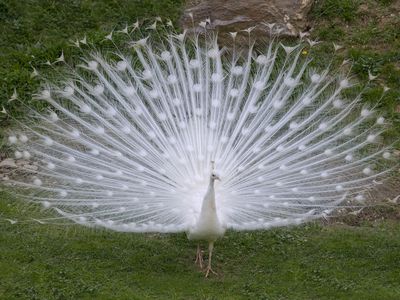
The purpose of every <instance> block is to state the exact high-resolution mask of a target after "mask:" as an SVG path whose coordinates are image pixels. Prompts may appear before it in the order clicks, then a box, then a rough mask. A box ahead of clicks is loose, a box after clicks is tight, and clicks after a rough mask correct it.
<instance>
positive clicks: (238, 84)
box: [7, 30, 391, 243]
mask: <svg viewBox="0 0 400 300" xmlns="http://www.w3.org/2000/svg"><path fill="white" fill-rule="evenodd" d="M121 34H127V31H126V30H125V31H122V33H121ZM232 36H233V38H235V34H232ZM86 43H87V41H86V40H82V41H81V42H80V44H79V42H77V45H79V46H82V44H86ZM247 46H248V49H246V50H243V49H242V50H240V49H239V47H238V45H235V43H233V46H232V47H231V48H227V47H222V48H221V47H220V46H219V45H218V39H217V37H216V36H214V35H213V34H212V33H205V34H204V35H201V34H199V35H196V36H195V37H192V38H190V37H187V36H186V35H185V33H181V34H177V33H169V34H167V35H166V37H165V38H162V41H161V42H159V43H153V42H152V41H151V39H147V38H143V39H139V40H135V41H132V40H131V41H129V43H128V46H127V47H125V50H121V49H119V48H117V47H115V48H114V49H113V50H112V51H111V52H112V53H111V54H110V53H103V54H101V53H100V52H98V51H87V50H84V51H86V52H85V55H84V56H83V57H82V59H81V62H80V64H78V65H77V66H71V65H68V66H69V73H68V74H67V75H64V76H63V77H62V78H60V80H59V81H58V82H55V83H54V82H52V83H50V82H47V83H46V84H45V85H44V86H43V88H42V90H41V91H40V92H38V93H37V94H36V95H35V97H36V99H38V100H41V101H45V102H47V103H48V104H49V109H48V110H47V111H45V112H38V111H35V112H33V115H32V118H31V121H32V122H30V121H25V122H22V123H21V124H20V125H19V127H18V129H15V130H14V131H13V132H11V133H10V135H9V137H8V141H9V143H10V144H12V145H13V146H14V147H15V157H16V159H27V160H33V161H35V162H37V163H38V164H39V169H38V170H37V172H35V173H34V174H30V175H28V176H25V177H24V178H22V179H21V177H13V176H10V178H9V179H8V180H7V183H8V184H10V185H11V186H14V187H16V186H18V187H23V188H26V189H28V190H29V191H31V193H30V194H26V193H25V194H22V197H25V198H26V199H27V200H29V201H34V202H39V203H41V204H42V205H43V206H44V207H45V208H48V209H54V210H56V211H57V212H58V213H59V215H60V218H49V219H47V220H42V222H54V221H57V220H59V219H69V220H72V221H73V222H76V223H78V224H82V225H86V226H95V227H105V228H108V229H112V230H116V231H127V232H179V231H186V232H188V237H189V238H192V239H205V240H207V241H209V242H210V243H213V242H214V241H215V239H217V238H218V237H220V236H222V235H223V234H224V232H225V230H226V229H228V228H230V229H234V230H253V229H266V228H270V227H273V226H286V225H290V224H299V223H302V222H305V221H309V220H312V219H315V218H319V217H321V216H324V215H327V214H329V213H330V212H331V211H332V210H333V209H335V208H336V207H338V206H339V205H347V204H346V203H347V202H346V201H349V200H350V201H354V200H355V201H362V200H363V199H364V198H365V197H366V195H367V193H368V191H369V190H370V189H371V188H372V187H373V185H374V183H376V182H377V181H378V180H379V179H380V178H382V177H383V176H385V174H387V173H388V172H389V171H390V168H387V167H385V166H387V165H389V166H390V163H389V164H385V163H383V162H382V161H383V160H389V162H390V160H391V152H390V148H389V147H385V146H383V145H382V144H381V143H380V142H379V141H380V139H379V136H380V135H381V134H382V132H383V131H384V130H385V127H386V125H387V124H386V121H385V119H384V118H383V117H382V116H380V115H378V114H377V113H376V112H375V111H374V109H373V107H366V106H362V105H360V98H361V96H360V95H357V96H355V97H353V98H352V99H350V100H348V99H345V98H344V97H343V91H344V90H345V89H347V88H349V87H350V86H351V85H352V83H351V80H350V79H349V78H348V77H347V76H346V75H343V74H341V73H338V72H336V73H334V72H332V71H330V70H329V68H326V69H324V70H321V71H319V72H318V71H317V70H315V69H313V68H310V67H309V65H310V62H311V58H310V57H309V55H305V54H304V53H308V51H310V50H312V49H310V48H312V46H314V44H313V43H312V42H310V44H306V43H304V42H302V41H301V42H300V44H298V45H295V46H284V45H282V44H279V43H276V42H273V41H272V42H270V43H268V44H267V46H265V47H264V48H262V49H261V50H260V49H259V48H258V49H256V50H255V49H254V47H253V44H252V43H251V42H249V43H248V45H247ZM305 49H307V51H305ZM59 62H64V57H63V56H61V57H60V59H59V60H58V63H59ZM212 162H215V166H216V169H215V170H214V169H213V168H212V167H211V165H212ZM210 176H211V177H210ZM218 176H219V177H220V178H221V181H219V182H218V183H216V187H215V188H214V184H215V182H214V181H215V179H216V177H218ZM32 191H33V192H32Z"/></svg>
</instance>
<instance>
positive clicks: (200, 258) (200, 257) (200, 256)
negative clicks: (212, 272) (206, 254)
mask: <svg viewBox="0 0 400 300" xmlns="http://www.w3.org/2000/svg"><path fill="white" fill-rule="evenodd" d="M194 263H195V264H196V265H197V264H199V267H200V269H203V251H197V253H196V260H195V262H194Z"/></svg>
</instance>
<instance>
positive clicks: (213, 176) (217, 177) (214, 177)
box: [211, 172, 221, 181]
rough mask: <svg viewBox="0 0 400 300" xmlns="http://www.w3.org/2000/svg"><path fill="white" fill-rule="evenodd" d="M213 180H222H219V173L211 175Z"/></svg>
mask: <svg viewBox="0 0 400 300" xmlns="http://www.w3.org/2000/svg"><path fill="white" fill-rule="evenodd" d="M211 180H213V181H214V180H221V178H219V176H218V175H217V173H215V172H212V173H211Z"/></svg>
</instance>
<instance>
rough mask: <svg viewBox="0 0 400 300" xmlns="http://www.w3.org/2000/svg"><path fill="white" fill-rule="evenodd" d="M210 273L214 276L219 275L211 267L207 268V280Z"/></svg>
mask: <svg viewBox="0 0 400 300" xmlns="http://www.w3.org/2000/svg"><path fill="white" fill-rule="evenodd" d="M210 272H211V273H213V274H214V275H218V274H217V272H215V271H214V270H213V269H211V267H207V269H206V276H205V277H206V278H207V277H208V275H210Z"/></svg>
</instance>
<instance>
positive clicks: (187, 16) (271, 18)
mask: <svg viewBox="0 0 400 300" xmlns="http://www.w3.org/2000/svg"><path fill="white" fill-rule="evenodd" d="M313 2H314V1H313V0H193V1H190V0H189V1H188V3H187V7H186V9H185V11H184V15H183V17H182V25H183V27H184V28H185V29H188V30H189V31H193V30H194V31H201V30H203V29H202V26H204V25H205V24H204V23H202V24H201V25H202V26H201V25H199V23H200V22H202V21H204V20H206V19H209V22H208V23H207V25H206V26H207V28H210V29H218V31H223V32H236V31H241V30H245V29H247V28H249V27H253V26H256V28H255V29H254V31H253V32H255V33H256V34H257V33H263V32H267V31H269V29H268V27H266V26H262V23H263V22H266V23H275V24H276V25H275V26H274V30H275V32H278V33H279V34H281V35H286V36H297V35H298V34H299V32H302V31H306V30H307V27H309V22H308V20H307V13H308V12H309V10H310V8H311V5H312V3H313ZM193 25H194V27H193ZM259 25H260V26H259Z"/></svg>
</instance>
